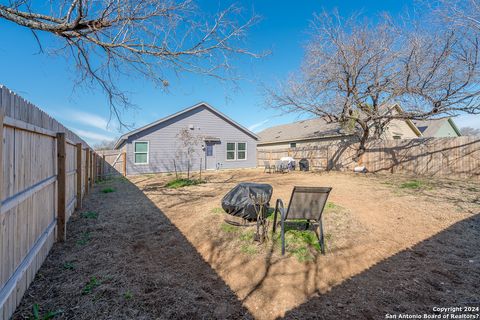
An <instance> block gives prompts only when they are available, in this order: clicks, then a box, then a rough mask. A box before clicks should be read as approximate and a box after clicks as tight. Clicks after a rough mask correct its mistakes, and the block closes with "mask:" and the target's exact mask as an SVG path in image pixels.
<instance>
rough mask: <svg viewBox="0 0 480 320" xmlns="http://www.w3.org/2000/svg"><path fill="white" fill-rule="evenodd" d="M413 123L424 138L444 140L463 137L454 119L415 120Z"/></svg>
mask: <svg viewBox="0 0 480 320" xmlns="http://www.w3.org/2000/svg"><path fill="white" fill-rule="evenodd" d="M413 122H414V123H415V125H416V126H417V128H418V130H420V132H421V133H422V136H423V137H427V138H430V137H434V138H444V137H460V136H461V133H460V130H458V128H457V126H456V124H455V122H454V121H453V119H452V118H442V119H430V120H415V121H413Z"/></svg>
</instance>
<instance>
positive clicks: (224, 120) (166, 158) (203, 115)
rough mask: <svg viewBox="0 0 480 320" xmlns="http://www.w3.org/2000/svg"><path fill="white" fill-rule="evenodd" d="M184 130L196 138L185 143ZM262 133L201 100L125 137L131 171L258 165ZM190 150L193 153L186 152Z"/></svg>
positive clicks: (122, 142)
mask: <svg viewBox="0 0 480 320" xmlns="http://www.w3.org/2000/svg"><path fill="white" fill-rule="evenodd" d="M182 132H183V133H184V134H185V133H186V134H188V135H189V136H190V137H193V138H194V139H191V140H194V141H195V143H194V144H193V145H192V144H190V146H191V148H186V147H185V146H184V143H183V142H184V141H185V140H182V138H181V134H182ZM257 141H258V136H257V135H255V134H254V133H253V132H251V131H249V130H248V129H246V128H244V127H243V126H241V125H240V124H238V123H237V122H235V121H233V120H232V119H230V118H228V117H227V116H226V115H224V114H222V113H221V112H220V111H218V110H216V109H214V108H213V107H211V106H210V105H208V104H207V103H204V102H202V103H199V104H196V105H194V106H192V107H190V108H187V109H184V110H182V111H180V112H177V113H175V114H173V115H170V116H168V117H165V118H163V119H160V120H157V121H155V122H152V123H150V124H148V125H146V126H144V127H141V128H139V129H137V130H134V131H131V132H128V133H126V134H124V135H123V136H121V137H120V138H119V139H118V141H117V142H116V144H115V149H117V150H123V151H124V152H126V156H127V165H126V167H127V174H142V173H157V172H172V171H174V170H175V167H176V169H177V171H187V168H188V166H190V170H192V171H198V170H199V169H200V166H201V167H202V169H203V170H217V169H236V168H253V167H256V157H257V154H256V153H257ZM187 149H190V152H189V156H187V155H186V151H187Z"/></svg>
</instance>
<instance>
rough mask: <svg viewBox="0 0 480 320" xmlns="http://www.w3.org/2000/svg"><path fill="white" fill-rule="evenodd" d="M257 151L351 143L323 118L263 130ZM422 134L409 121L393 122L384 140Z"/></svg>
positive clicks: (411, 137) (348, 136)
mask: <svg viewBox="0 0 480 320" xmlns="http://www.w3.org/2000/svg"><path fill="white" fill-rule="evenodd" d="M258 136H259V137H260V141H259V142H258V147H259V148H262V149H285V148H301V147H307V146H315V145H320V144H325V142H332V143H334V142H335V141H339V142H340V141H342V140H343V141H344V140H348V139H351V138H352V137H353V134H350V133H347V132H346V131H345V130H344V129H343V128H342V127H341V126H340V124H338V123H328V122H327V121H326V120H325V119H324V118H313V119H308V120H301V121H297V122H293V123H288V124H284V125H279V126H275V127H271V128H268V129H265V130H263V131H261V132H260V133H258ZM421 136H422V133H421V132H420V131H419V130H418V128H417V127H416V126H415V124H414V123H413V122H412V121H410V120H393V121H391V122H390V124H389V125H388V127H387V129H386V130H385V132H384V139H387V140H391V139H414V138H418V137H421Z"/></svg>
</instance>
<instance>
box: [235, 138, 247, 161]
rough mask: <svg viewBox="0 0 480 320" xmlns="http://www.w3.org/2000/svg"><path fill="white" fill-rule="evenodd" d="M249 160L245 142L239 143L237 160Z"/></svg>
mask: <svg viewBox="0 0 480 320" xmlns="http://www.w3.org/2000/svg"><path fill="white" fill-rule="evenodd" d="M245 159H247V144H246V143H245V142H239V143H237V160H245Z"/></svg>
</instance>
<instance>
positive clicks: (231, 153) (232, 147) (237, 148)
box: [227, 142, 247, 160]
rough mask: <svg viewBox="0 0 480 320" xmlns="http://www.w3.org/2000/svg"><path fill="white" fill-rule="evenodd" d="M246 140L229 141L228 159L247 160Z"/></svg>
mask: <svg viewBox="0 0 480 320" xmlns="http://www.w3.org/2000/svg"><path fill="white" fill-rule="evenodd" d="M246 159H247V143H246V142H227V160H246Z"/></svg>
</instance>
